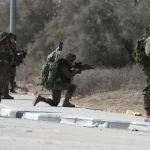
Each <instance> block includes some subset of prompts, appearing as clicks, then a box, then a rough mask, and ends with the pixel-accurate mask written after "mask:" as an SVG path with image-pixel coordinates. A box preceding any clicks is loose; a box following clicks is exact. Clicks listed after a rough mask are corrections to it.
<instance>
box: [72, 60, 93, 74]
mask: <svg viewBox="0 0 150 150" xmlns="http://www.w3.org/2000/svg"><path fill="white" fill-rule="evenodd" d="M72 68H75V69H79V71H78V72H77V74H81V71H84V70H90V69H94V67H92V66H91V65H89V64H82V62H75V63H74V65H73V66H72Z"/></svg>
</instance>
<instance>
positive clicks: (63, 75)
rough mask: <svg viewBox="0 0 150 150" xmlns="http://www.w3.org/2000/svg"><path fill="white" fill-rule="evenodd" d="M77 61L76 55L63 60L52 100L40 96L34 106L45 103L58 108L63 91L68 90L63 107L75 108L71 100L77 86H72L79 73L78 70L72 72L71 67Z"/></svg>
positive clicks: (68, 55)
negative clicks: (75, 76)
mask: <svg viewBox="0 0 150 150" xmlns="http://www.w3.org/2000/svg"><path fill="white" fill-rule="evenodd" d="M75 59H76V55H74V54H71V53H69V54H67V56H66V57H65V58H61V63H60V66H59V71H58V73H57V75H56V79H55V82H54V86H53V88H52V89H51V90H52V100H51V99H49V98H47V99H46V98H44V97H42V96H40V95H39V96H38V97H37V98H36V99H35V100H34V101H33V105H34V106H35V105H36V104H37V103H39V102H45V103H47V104H49V105H50V106H58V104H59V102H60V98H61V93H62V90H67V93H66V95H65V100H64V103H63V105H62V106H63V107H75V105H74V104H71V103H70V102H69V100H70V99H71V97H72V95H73V93H74V92H75V90H76V85H75V84H72V83H71V81H72V78H73V77H74V75H75V74H76V72H77V71H78V69H74V70H71V65H72V63H73V61H74V60H75Z"/></svg>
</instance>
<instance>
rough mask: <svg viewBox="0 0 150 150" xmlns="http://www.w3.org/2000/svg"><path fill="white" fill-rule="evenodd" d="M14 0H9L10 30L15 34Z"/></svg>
mask: <svg viewBox="0 0 150 150" xmlns="http://www.w3.org/2000/svg"><path fill="white" fill-rule="evenodd" d="M16 16H17V15H16V0H10V32H11V33H13V34H15V35H16V20H17V17H16Z"/></svg>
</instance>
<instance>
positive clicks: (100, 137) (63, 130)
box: [0, 118, 150, 150]
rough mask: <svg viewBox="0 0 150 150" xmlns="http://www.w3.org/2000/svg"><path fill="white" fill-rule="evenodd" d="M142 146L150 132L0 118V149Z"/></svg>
mask: <svg viewBox="0 0 150 150" xmlns="http://www.w3.org/2000/svg"><path fill="white" fill-rule="evenodd" d="M142 149H143V150H149V149H150V133H144V132H133V131H122V130H110V129H99V128H83V127H74V126H68V125H62V124H61V125H60V124H54V123H49V122H40V121H28V120H19V119H11V118H0V150H142Z"/></svg>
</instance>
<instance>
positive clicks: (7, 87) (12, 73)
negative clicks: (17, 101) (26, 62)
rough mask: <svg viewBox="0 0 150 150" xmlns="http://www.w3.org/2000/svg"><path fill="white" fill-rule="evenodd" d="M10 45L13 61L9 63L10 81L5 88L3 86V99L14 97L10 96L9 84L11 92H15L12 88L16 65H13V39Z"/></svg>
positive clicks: (14, 47) (14, 49)
mask: <svg viewBox="0 0 150 150" xmlns="http://www.w3.org/2000/svg"><path fill="white" fill-rule="evenodd" d="M9 45H10V48H11V50H12V52H13V54H14V61H13V63H12V65H11V71H10V81H9V83H8V84H7V86H6V88H5V91H4V97H3V98H4V99H14V97H12V96H10V95H9V84H10V86H11V89H10V91H11V92H13V93H16V92H15V90H14V86H15V84H14V81H15V76H16V65H15V60H16V52H15V51H16V43H15V41H14V40H13V41H11V43H10V44H9Z"/></svg>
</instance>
